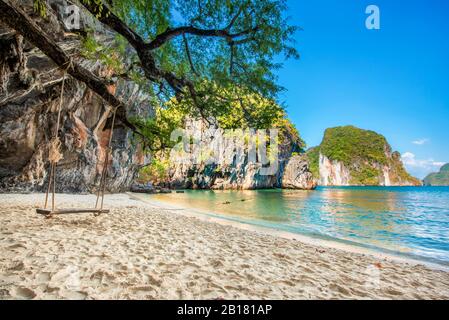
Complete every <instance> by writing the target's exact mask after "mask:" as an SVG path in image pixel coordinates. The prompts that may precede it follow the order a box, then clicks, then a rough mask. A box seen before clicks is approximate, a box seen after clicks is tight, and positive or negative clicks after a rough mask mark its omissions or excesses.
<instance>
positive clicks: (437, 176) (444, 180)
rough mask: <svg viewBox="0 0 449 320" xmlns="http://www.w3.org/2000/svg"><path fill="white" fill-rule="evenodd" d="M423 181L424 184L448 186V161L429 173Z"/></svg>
mask: <svg viewBox="0 0 449 320" xmlns="http://www.w3.org/2000/svg"><path fill="white" fill-rule="evenodd" d="M423 182H424V185H425V186H449V163H446V164H445V165H444V166H442V167H441V169H440V171H439V172H434V173H431V174H429V175H428V176H427V177H425V178H424V180H423Z"/></svg>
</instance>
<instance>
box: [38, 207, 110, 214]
mask: <svg viewBox="0 0 449 320" xmlns="http://www.w3.org/2000/svg"><path fill="white" fill-rule="evenodd" d="M36 213H38V214H43V215H49V214H52V215H53V214H71V213H98V214H100V213H109V210H108V209H76V208H73V209H59V210H54V211H52V210H51V209H36Z"/></svg>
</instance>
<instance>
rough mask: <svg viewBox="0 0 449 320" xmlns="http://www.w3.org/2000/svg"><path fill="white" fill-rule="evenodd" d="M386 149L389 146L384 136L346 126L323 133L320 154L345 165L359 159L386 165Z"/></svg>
mask: <svg viewBox="0 0 449 320" xmlns="http://www.w3.org/2000/svg"><path fill="white" fill-rule="evenodd" d="M386 147H388V148H389V145H388V143H387V141H386V139H385V137H384V136H382V135H380V134H378V133H376V132H374V131H369V130H362V129H359V128H356V127H354V126H346V127H336V128H330V129H327V130H326V131H325V133H324V138H323V141H322V142H321V153H322V154H324V155H326V156H327V157H328V158H329V159H331V160H337V161H341V162H343V163H344V164H346V165H350V164H352V163H354V162H355V161H357V160H361V159H363V160H366V161H368V162H370V163H372V162H376V163H380V164H386V163H387V157H386V155H385V151H386V149H385V148H386Z"/></svg>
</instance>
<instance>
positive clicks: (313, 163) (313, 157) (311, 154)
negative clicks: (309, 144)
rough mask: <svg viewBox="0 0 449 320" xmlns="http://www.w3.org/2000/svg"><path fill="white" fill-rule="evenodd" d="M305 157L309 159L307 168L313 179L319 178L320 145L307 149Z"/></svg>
mask: <svg viewBox="0 0 449 320" xmlns="http://www.w3.org/2000/svg"><path fill="white" fill-rule="evenodd" d="M306 155H307V158H308V159H309V169H310V172H312V174H313V177H314V178H315V179H319V178H320V147H313V148H310V149H309V150H307V152H306Z"/></svg>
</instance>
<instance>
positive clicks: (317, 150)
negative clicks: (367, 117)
mask: <svg viewBox="0 0 449 320" xmlns="http://www.w3.org/2000/svg"><path fill="white" fill-rule="evenodd" d="M320 154H322V155H323V156H326V157H327V158H328V159H330V160H331V161H338V162H341V163H342V164H343V165H344V166H345V167H346V168H348V169H349V172H350V175H351V179H350V184H353V185H378V184H380V180H381V179H382V178H383V169H384V167H386V168H388V169H389V170H388V172H389V178H390V182H391V183H392V184H408V183H410V184H415V185H418V184H420V182H419V180H418V179H416V178H414V177H412V176H411V175H410V174H408V173H407V171H406V170H405V168H404V166H403V164H402V161H401V156H400V154H399V153H398V152H392V150H391V146H390V145H389V144H388V142H387V140H386V139H385V137H384V136H382V135H380V134H378V133H376V132H374V131H371V130H363V129H360V128H357V127H354V126H342V127H335V128H329V129H326V131H325V133H324V137H323V140H322V142H321V144H320V145H319V146H318V147H314V148H311V149H309V150H308V151H307V155H308V158H309V161H310V163H311V164H310V167H311V171H312V173H313V174H314V176H315V177H316V178H317V179H319V178H320V173H319V172H320V170H319V169H320V168H319V156H320Z"/></svg>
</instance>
